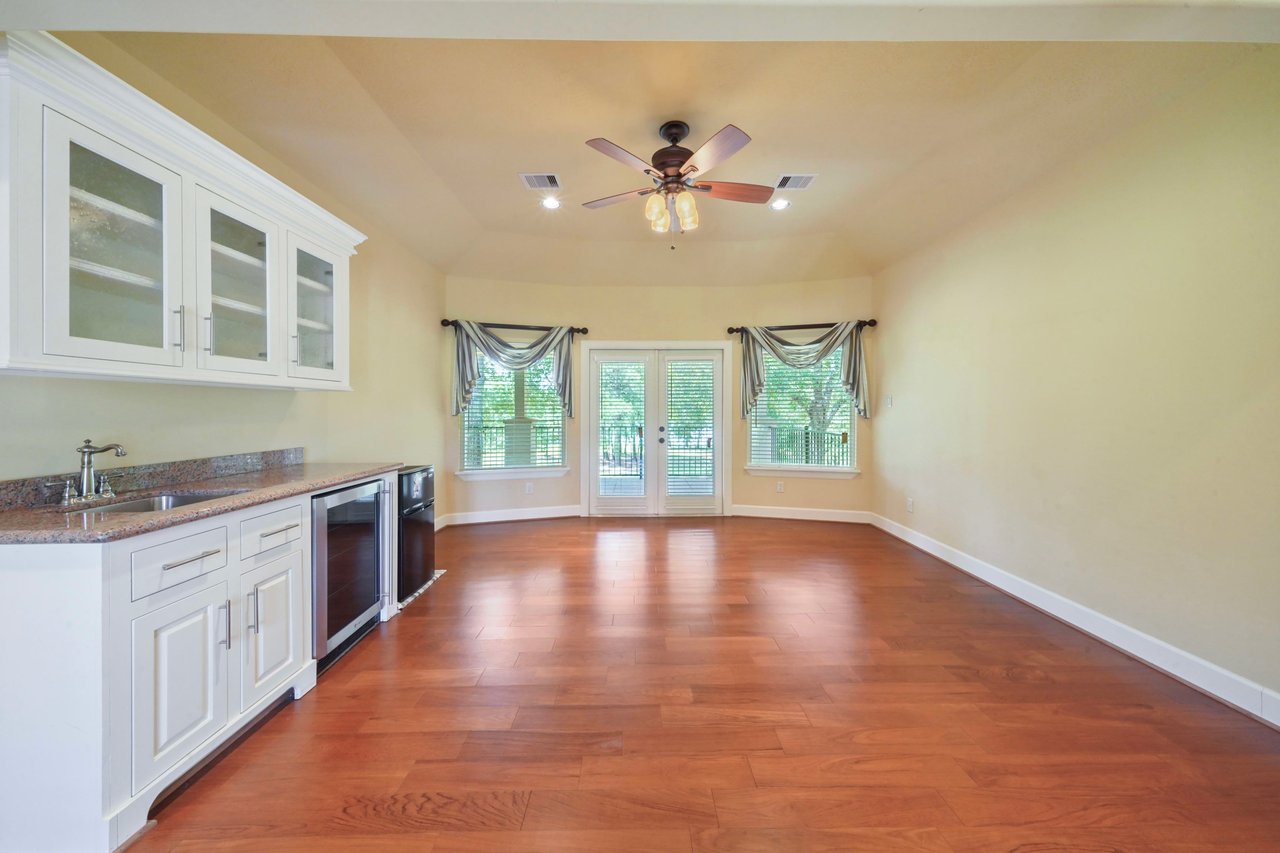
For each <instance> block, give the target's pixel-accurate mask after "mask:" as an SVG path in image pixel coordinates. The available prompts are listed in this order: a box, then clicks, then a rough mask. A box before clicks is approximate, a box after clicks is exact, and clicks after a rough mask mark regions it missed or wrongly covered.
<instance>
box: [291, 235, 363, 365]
mask: <svg viewBox="0 0 1280 853" xmlns="http://www.w3.org/2000/svg"><path fill="white" fill-rule="evenodd" d="M288 255H289V275H288V279H287V285H288V289H289V329H290V337H289V375H290V376H298V377H305V378H308V379H321V380H326V381H331V382H346V377H347V352H348V345H347V313H346V312H345V311H339V310H338V308H337V306H339V305H346V304H347V259H346V258H345V257H343V256H341V255H335V254H333V253H332V252H331V251H328V250H326V249H324V248H323V247H321V246H317V245H314V244H312V243H308V242H307V241H305V240H303V239H302V238H301V237H298V236H297V235H295V234H290V235H289V248H288Z"/></svg>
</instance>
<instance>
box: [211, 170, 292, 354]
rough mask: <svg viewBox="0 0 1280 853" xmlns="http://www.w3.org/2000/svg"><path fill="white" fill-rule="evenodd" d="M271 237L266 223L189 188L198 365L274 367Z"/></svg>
mask: <svg viewBox="0 0 1280 853" xmlns="http://www.w3.org/2000/svg"><path fill="white" fill-rule="evenodd" d="M278 235H279V231H278V230H277V229H276V226H275V224H274V223H272V222H271V221H269V220H267V219H265V218H263V217H261V216H258V215H257V214H255V213H252V212H250V211H248V210H246V209H244V208H243V207H241V206H240V205H238V204H235V203H233V202H230V201H228V200H227V199H224V198H221V197H219V196H217V195H214V194H213V193H211V192H209V191H208V190H206V189H205V188H204V187H198V188H197V189H196V293H197V301H198V302H199V305H200V322H199V329H200V332H199V335H198V336H197V337H198V339H199V341H200V349H199V364H200V366H201V367H203V368H209V369H213V370H230V371H233V372H234V371H238V372H242V373H263V374H268V375H277V374H279V373H280V372H281V367H282V366H283V364H284V359H283V357H282V355H281V352H282V349H283V347H282V346H281V345H280V340H279V339H280V338H281V337H282V333H283V326H282V321H281V314H282V312H281V310H280V308H281V302H282V301H283V300H282V299H281V298H280V296H281V294H280V289H281V288H280V281H281V277H280V275H279V266H280V264H279V262H278V259H279V245H278V244H279V236H278Z"/></svg>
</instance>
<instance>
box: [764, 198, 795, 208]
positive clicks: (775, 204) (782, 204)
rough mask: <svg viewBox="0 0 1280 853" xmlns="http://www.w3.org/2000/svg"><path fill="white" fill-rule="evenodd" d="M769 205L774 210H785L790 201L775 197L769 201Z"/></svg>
mask: <svg viewBox="0 0 1280 853" xmlns="http://www.w3.org/2000/svg"><path fill="white" fill-rule="evenodd" d="M769 206H770V207H772V208H773V209H774V210H786V209H787V208H788V207H790V206H791V202H789V201H787V200H786V199H785V198H775V199H774V200H773V201H771V202H769Z"/></svg>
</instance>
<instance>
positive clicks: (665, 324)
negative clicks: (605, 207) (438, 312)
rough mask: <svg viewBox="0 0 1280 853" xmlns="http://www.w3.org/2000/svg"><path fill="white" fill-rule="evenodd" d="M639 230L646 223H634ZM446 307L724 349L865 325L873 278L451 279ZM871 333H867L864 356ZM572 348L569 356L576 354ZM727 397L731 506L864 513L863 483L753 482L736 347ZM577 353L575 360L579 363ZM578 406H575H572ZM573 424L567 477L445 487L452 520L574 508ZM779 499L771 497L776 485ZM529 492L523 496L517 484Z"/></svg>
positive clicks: (864, 456) (452, 422)
mask: <svg viewBox="0 0 1280 853" xmlns="http://www.w3.org/2000/svg"><path fill="white" fill-rule="evenodd" d="M641 224H643V223H641ZM446 305H447V310H448V316H449V317H462V318H465V319H469V320H481V321H498V322H517V323H537V324H572V325H575V326H586V327H587V328H589V329H590V330H591V332H590V335H589V336H588V338H587V339H588V340H591V341H727V340H730V338H729V336H728V335H727V334H725V329H726V328H728V327H729V326H739V325H744V324H745V325H763V324H772V323H803V322H825V321H828V320H834V319H854V318H860V317H869V316H871V313H872V311H873V303H872V287H871V281H870V279H865V278H855V279H842V280H839V281H823V282H805V283H796V284H777V285H768V286H764V287H748V288H736V287H735V288H723V287H698V286H696V285H679V286H654V287H598V288H590V287H558V286H555V285H543V284H527V283H520V282H501V281H482V280H477V279H467V278H458V277H454V276H450V277H449V279H448V296H447V299H446ZM873 338H874V334H871V335H868V340H869V341H870V343H869V344H868V346H869V348H873V347H874V345H875V344H874V341H873V340H871V339H873ZM575 349H576V348H575ZM732 352H733V368H732V373H733V383H732V388H731V389H729V390H730V392H731V394H732V405H733V412H734V416H733V418H732V422H731V424H730V433H731V436H730V438H731V440H732V465H731V470H732V471H733V480H732V490H733V502H734V503H735V504H746V505H755V506H784V507H805V508H816V509H836V510H862V509H868V508H870V503H871V494H870V480H869V478H867V477H866V476H863V477H860V478H857V479H854V480H826V479H811V478H804V477H799V476H794V475H793V476H784V477H752V476H748V475H747V474H746V472H745V471H744V470H743V466H745V464H746V447H747V443H746V442H747V430H746V424H745V422H744V421H743V420H742V419H741V418H740V417H738V415H737V412H738V409H739V405H740V403H739V394H738V387H737V376H738V358H739V353H738V346H737V344H736V343H735V344H734V346H733V348H732ZM579 359H580V353H576V352H575V361H576V362H577V363H578V364H579V365H580V360H579ZM575 379H576V382H577V389H578V393H579V397H581V394H582V393H584V391H585V388H586V380H585V377H583V376H582V375H581V370H579V371H578V373H576V374H575ZM578 408H579V409H580V408H581V405H580V404H579V405H578ZM580 420H581V419H580V418H574V419H572V420H570V421H568V422H567V430H566V432H567V436H566V452H567V454H568V463H569V466H570V468H571V471H570V473H569V475H568V476H566V477H563V478H556V479H542V480H529V481H522V480H503V481H496V482H495V481H489V482H476V481H470V482H463V481H461V480H458V479H456V478H454V477H442V478H440V479H443V480H446V481H449V482H448V484H447V486H446V488H448V489H449V490H450V494H451V496H452V500H451V501H450V505H449V512H477V511H485V510H501V509H514V508H522V507H550V506H570V505H572V506H577V505H578V504H579V502H580V488H579V474H580V467H581V466H580V463H579V451H580V447H581V444H580V440H581V439H580V433H581V423H580ZM446 436H447V446H446V450H445V459H446V465H445V468H446V469H447V470H448V471H450V472H453V471H456V470H457V468H458V467H459V465H458V460H459V459H460V458H461V450H460V447H459V437H460V436H459V426H458V419H457V418H448V419H447V422H446ZM855 440H856V442H857V454H858V459H859V462H860V463H865V462H866V461H867V460H869V459H870V443H871V437H870V431H869V430H867V429H866V428H865V425H864V424H862V423H859V424H858V430H857V435H856V437H855ZM778 479H781V480H784V481H785V489H786V491H785V492H783V493H782V494H778V493H777V492H776V491H775V482H776V480H778ZM525 482H530V483H532V484H533V489H534V493H533V494H532V495H526V494H525V493H524V483H525Z"/></svg>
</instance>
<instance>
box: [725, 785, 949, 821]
mask: <svg viewBox="0 0 1280 853" xmlns="http://www.w3.org/2000/svg"><path fill="white" fill-rule="evenodd" d="M715 801H716V815H717V817H718V818H719V820H720V826H722V827H739V828H745V827H751V828H766V827H793V826H802V827H816V828H835V827H841V828H851V827H871V826H879V827H904V826H915V827H940V826H950V825H954V824H957V823H959V821H958V820H957V819H956V815H955V813H954V812H952V811H951V809H950V808H949V807H948V806H947V802H946V801H945V800H943V799H942V796H941V795H940V794H939V793H938V792H937V791H936V790H934V789H933V788H895V789H891V790H887V791H884V790H879V789H876V788H748V789H739V790H731V791H716V792H715Z"/></svg>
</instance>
